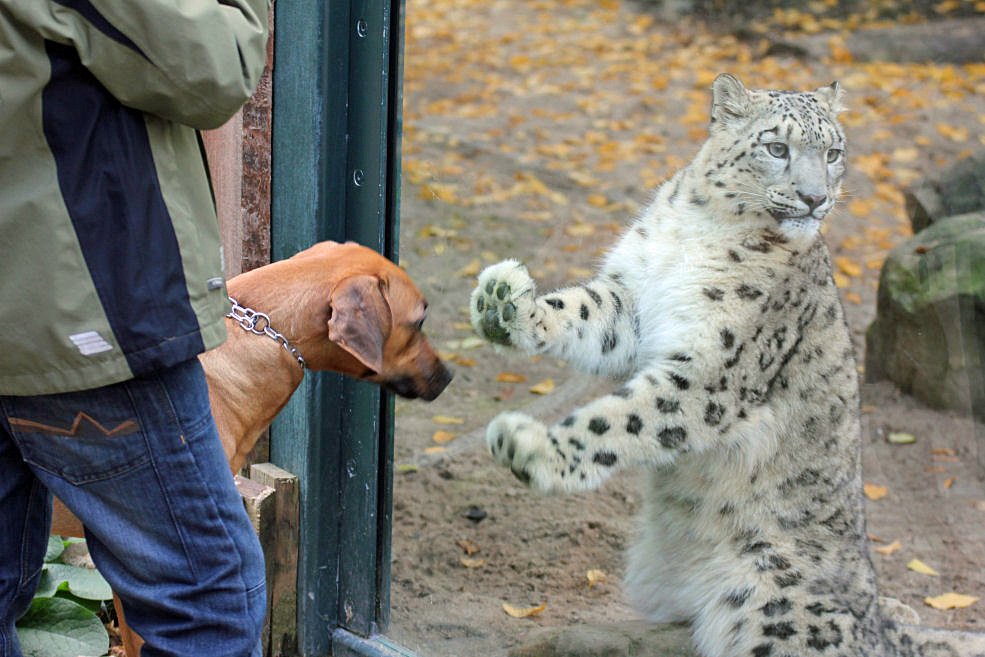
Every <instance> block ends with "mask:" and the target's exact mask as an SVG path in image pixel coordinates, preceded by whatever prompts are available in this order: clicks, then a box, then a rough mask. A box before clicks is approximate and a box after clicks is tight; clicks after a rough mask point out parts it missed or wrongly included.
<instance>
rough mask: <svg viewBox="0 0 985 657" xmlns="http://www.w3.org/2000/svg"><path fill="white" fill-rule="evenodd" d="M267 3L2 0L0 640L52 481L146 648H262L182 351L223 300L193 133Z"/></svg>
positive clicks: (14, 646)
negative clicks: (76, 520) (79, 520)
mask: <svg viewBox="0 0 985 657" xmlns="http://www.w3.org/2000/svg"><path fill="white" fill-rule="evenodd" d="M268 11H269V5H268V0H198V1H196V2H179V1H178V0H141V1H140V2H132V1H131V0H0V657H19V656H20V654H21V650H20V647H19V643H18V638H17V634H16V630H15V628H14V622H15V620H16V619H17V618H18V617H19V615H21V614H22V613H23V612H24V611H25V610H26V609H27V608H28V606H29V604H30V601H31V598H32V597H33V594H34V592H35V590H36V587H37V584H38V581H39V577H40V574H41V568H42V561H43V557H44V554H45V548H46V545H47V535H48V532H49V529H50V522H51V505H52V494H54V495H56V496H57V497H59V498H60V499H61V500H62V501H63V502H64V503H65V504H66V506H67V507H68V508H69V509H71V510H72V511H73V512H74V513H75V514H76V515H77V516H78V517H79V518H80V519H81V521H82V522H83V523H84V525H85V528H86V538H87V542H88V546H89V551H90V553H91V556H92V559H93V561H94V562H95V564H96V566H97V567H98V568H99V570H100V572H101V573H102V574H103V575H104V576H105V578H106V579H107V580H108V582H109V583H110V584H111V585H112V587H113V589H114V590H115V591H116V592H117V594H118V595H119V597H120V599H121V601H122V604H123V609H124V613H125V616H126V619H127V622H128V623H129V625H130V626H131V627H132V628H133V629H134V630H135V631H136V632H137V633H138V634H140V635H141V636H142V637H143V639H144V641H145V644H144V647H143V651H142V655H143V657H157V656H161V655H169V656H176V655H177V656H187V657H201V655H209V656H210V657H219V656H221V655H228V656H230V657H233V656H235V657H244V656H247V655H259V651H260V648H259V636H260V631H261V627H262V624H263V618H264V611H265V598H266V595H265V590H264V568H263V556H262V553H261V551H260V546H259V542H258V540H257V538H256V535H255V534H254V532H253V530H252V528H251V526H250V523H249V520H248V518H247V515H246V512H245V511H244V509H243V504H242V501H241V499H240V497H239V495H238V494H237V491H236V488H235V487H234V484H233V479H232V476H231V474H230V471H229V466H228V465H227V463H226V459H225V457H224V456H223V452H222V448H221V445H220V442H219V437H218V434H217V433H216V429H215V425H214V423H213V420H212V416H211V413H210V409H209V401H208V391H207V388H206V384H205V378H204V374H203V372H202V369H201V367H200V365H199V364H198V361H197V359H196V355H197V354H198V353H200V352H202V351H204V350H206V349H210V348H212V347H215V346H216V345H218V344H220V343H221V342H222V341H223V339H224V338H225V335H226V333H225V323H224V320H223V316H224V315H225V314H226V312H227V311H228V309H229V303H228V300H227V296H226V292H225V285H224V279H223V274H222V255H221V246H220V240H219V232H218V226H217V220H216V213H215V208H214V203H213V200H212V196H211V190H210V185H209V181H208V174H207V163H206V162H205V161H204V156H203V153H204V151H203V150H202V148H201V140H200V138H199V135H198V133H197V130H198V129H207V128H215V127H218V126H219V125H221V124H222V123H224V122H225V121H226V120H228V119H229V118H230V117H231V116H232V115H233V114H234V113H235V112H236V111H237V110H238V109H239V107H240V106H241V105H242V104H243V103H244V102H245V101H246V100H247V99H248V98H249V96H250V95H251V93H252V91H253V89H254V87H255V85H256V83H257V82H258V80H259V77H260V74H261V73H262V70H263V66H264V63H265V61H266V42H267V38H268V25H267V22H268Z"/></svg>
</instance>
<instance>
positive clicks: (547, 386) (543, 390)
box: [530, 379, 554, 395]
mask: <svg viewBox="0 0 985 657" xmlns="http://www.w3.org/2000/svg"><path fill="white" fill-rule="evenodd" d="M530 392H532V393H534V394H536V395H546V394H547V393H549V392H554V380H553V379H544V380H543V381H541V382H540V383H538V384H536V385H532V386H530Z"/></svg>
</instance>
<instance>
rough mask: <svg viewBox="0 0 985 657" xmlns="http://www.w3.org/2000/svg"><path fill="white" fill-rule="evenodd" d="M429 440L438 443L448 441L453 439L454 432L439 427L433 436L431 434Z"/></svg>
mask: <svg viewBox="0 0 985 657" xmlns="http://www.w3.org/2000/svg"><path fill="white" fill-rule="evenodd" d="M431 440H433V441H434V442H436V443H439V444H440V443H450V442H451V441H453V440H455V434H453V433H452V432H451V431H443V430H441V429H439V430H438V431H435V432H434V435H433V436H431Z"/></svg>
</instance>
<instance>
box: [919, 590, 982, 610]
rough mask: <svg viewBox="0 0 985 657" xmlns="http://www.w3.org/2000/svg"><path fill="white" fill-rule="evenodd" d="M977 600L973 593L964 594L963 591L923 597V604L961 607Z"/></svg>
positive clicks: (940, 607) (934, 606)
mask: <svg viewBox="0 0 985 657" xmlns="http://www.w3.org/2000/svg"><path fill="white" fill-rule="evenodd" d="M978 600H979V598H976V597H975V596H973V595H964V594H963V593H945V594H943V595H938V596H936V597H933V598H924V599H923V601H924V603H925V604H927V605H930V606H931V607H933V608H934V609H962V608H964V607H970V606H971V605H973V604H974V603H976V602H978Z"/></svg>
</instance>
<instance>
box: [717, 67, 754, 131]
mask: <svg viewBox="0 0 985 657" xmlns="http://www.w3.org/2000/svg"><path fill="white" fill-rule="evenodd" d="M751 111H752V99H751V98H750V96H749V92H748V91H747V90H746V88H745V87H744V86H742V83H741V82H739V80H738V79H737V78H735V77H733V76H731V75H729V74H728V73H722V74H721V75H719V76H718V77H717V78H715V81H714V82H713V83H712V85H711V123H712V127H715V126H716V124H717V126H718V127H723V126H728V124H729V123H732V122H734V121H736V120H738V119H744V118H746V117H747V116H749V114H750V112H751Z"/></svg>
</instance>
